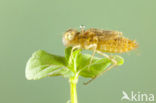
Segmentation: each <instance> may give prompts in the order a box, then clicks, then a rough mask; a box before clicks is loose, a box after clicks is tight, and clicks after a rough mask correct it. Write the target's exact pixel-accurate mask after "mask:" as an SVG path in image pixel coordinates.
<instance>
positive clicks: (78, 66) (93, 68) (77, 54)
mask: <svg viewBox="0 0 156 103" xmlns="http://www.w3.org/2000/svg"><path fill="white" fill-rule="evenodd" d="M65 54H66V60H67V62H68V68H70V70H72V71H73V72H75V73H77V72H80V73H79V75H80V76H82V77H86V78H93V77H95V76H96V75H98V74H100V73H101V72H103V71H104V70H106V69H107V68H108V67H109V66H110V65H111V64H112V62H111V60H110V59H108V58H105V57H103V56H102V57H103V58H98V57H95V56H94V57H93V60H92V62H91V64H90V60H91V55H90V54H82V53H81V50H80V49H77V50H75V51H73V53H72V61H71V63H69V60H70V59H69V58H70V55H71V47H69V48H66V50H65ZM112 58H113V59H115V60H116V61H117V65H118V66H119V65H122V64H123V63H124V59H123V58H122V57H120V56H118V55H114V56H112Z"/></svg>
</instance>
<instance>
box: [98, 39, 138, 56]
mask: <svg viewBox="0 0 156 103" xmlns="http://www.w3.org/2000/svg"><path fill="white" fill-rule="evenodd" d="M137 46H138V45H137V44H136V42H135V41H132V40H129V39H127V38H124V37H119V38H116V39H112V40H105V41H99V42H98V45H97V50H99V51H102V52H108V53H123V52H128V51H130V50H132V49H135V48H137Z"/></svg>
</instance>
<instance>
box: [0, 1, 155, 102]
mask: <svg viewBox="0 0 156 103" xmlns="http://www.w3.org/2000/svg"><path fill="white" fill-rule="evenodd" d="M81 24H83V25H86V27H87V28H90V27H96V28H103V29H107V30H119V31H122V32H123V33H124V36H126V37H129V38H130V39H136V40H137V42H138V43H139V46H140V47H139V48H138V49H137V51H133V52H130V53H128V54H123V55H121V56H123V57H124V59H125V64H124V65H123V66H121V67H120V68H114V69H113V70H111V71H109V72H107V73H105V74H104V75H103V76H102V77H100V78H98V79H97V80H95V81H94V82H92V83H91V84H89V85H88V86H84V85H83V84H82V83H83V82H84V81H86V80H87V79H83V78H80V80H79V84H78V99H79V103H121V101H120V98H121V96H122V90H124V91H126V92H127V93H130V91H135V92H142V93H144V92H145V93H153V94H155V95H156V80H155V79H156V62H155V61H156V60H155V58H156V54H155V53H156V40H155V39H156V0H0V103H66V102H67V100H68V99H69V98H70V95H69V84H68V80H67V79H64V78H62V77H57V78H45V79H41V80H38V81H27V80H26V79H25V75H24V71H25V64H26V62H27V60H28V58H29V57H30V56H31V54H32V53H33V52H34V51H36V50H38V49H43V50H46V51H48V52H50V53H53V54H57V55H62V56H63V55H64V48H65V47H64V46H63V44H62V39H61V38H62V34H63V32H64V31H65V30H66V29H68V28H71V27H72V28H77V29H78V28H79V26H80V25H81ZM138 54H139V55H140V56H138Z"/></svg>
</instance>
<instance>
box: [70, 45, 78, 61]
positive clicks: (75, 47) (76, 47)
mask: <svg viewBox="0 0 156 103" xmlns="http://www.w3.org/2000/svg"><path fill="white" fill-rule="evenodd" d="M79 48H80V45H76V46H74V47H73V48H72V50H71V53H70V57H69V64H70V63H71V61H72V58H73V57H72V54H73V51H74V50H75V49H79Z"/></svg>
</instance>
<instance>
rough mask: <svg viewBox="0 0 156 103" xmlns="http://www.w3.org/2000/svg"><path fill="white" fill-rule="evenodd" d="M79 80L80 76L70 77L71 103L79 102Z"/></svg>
mask: <svg viewBox="0 0 156 103" xmlns="http://www.w3.org/2000/svg"><path fill="white" fill-rule="evenodd" d="M77 81H78V77H77V76H74V77H71V78H70V97H71V103H78V102H77V91H76V84H77Z"/></svg>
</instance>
